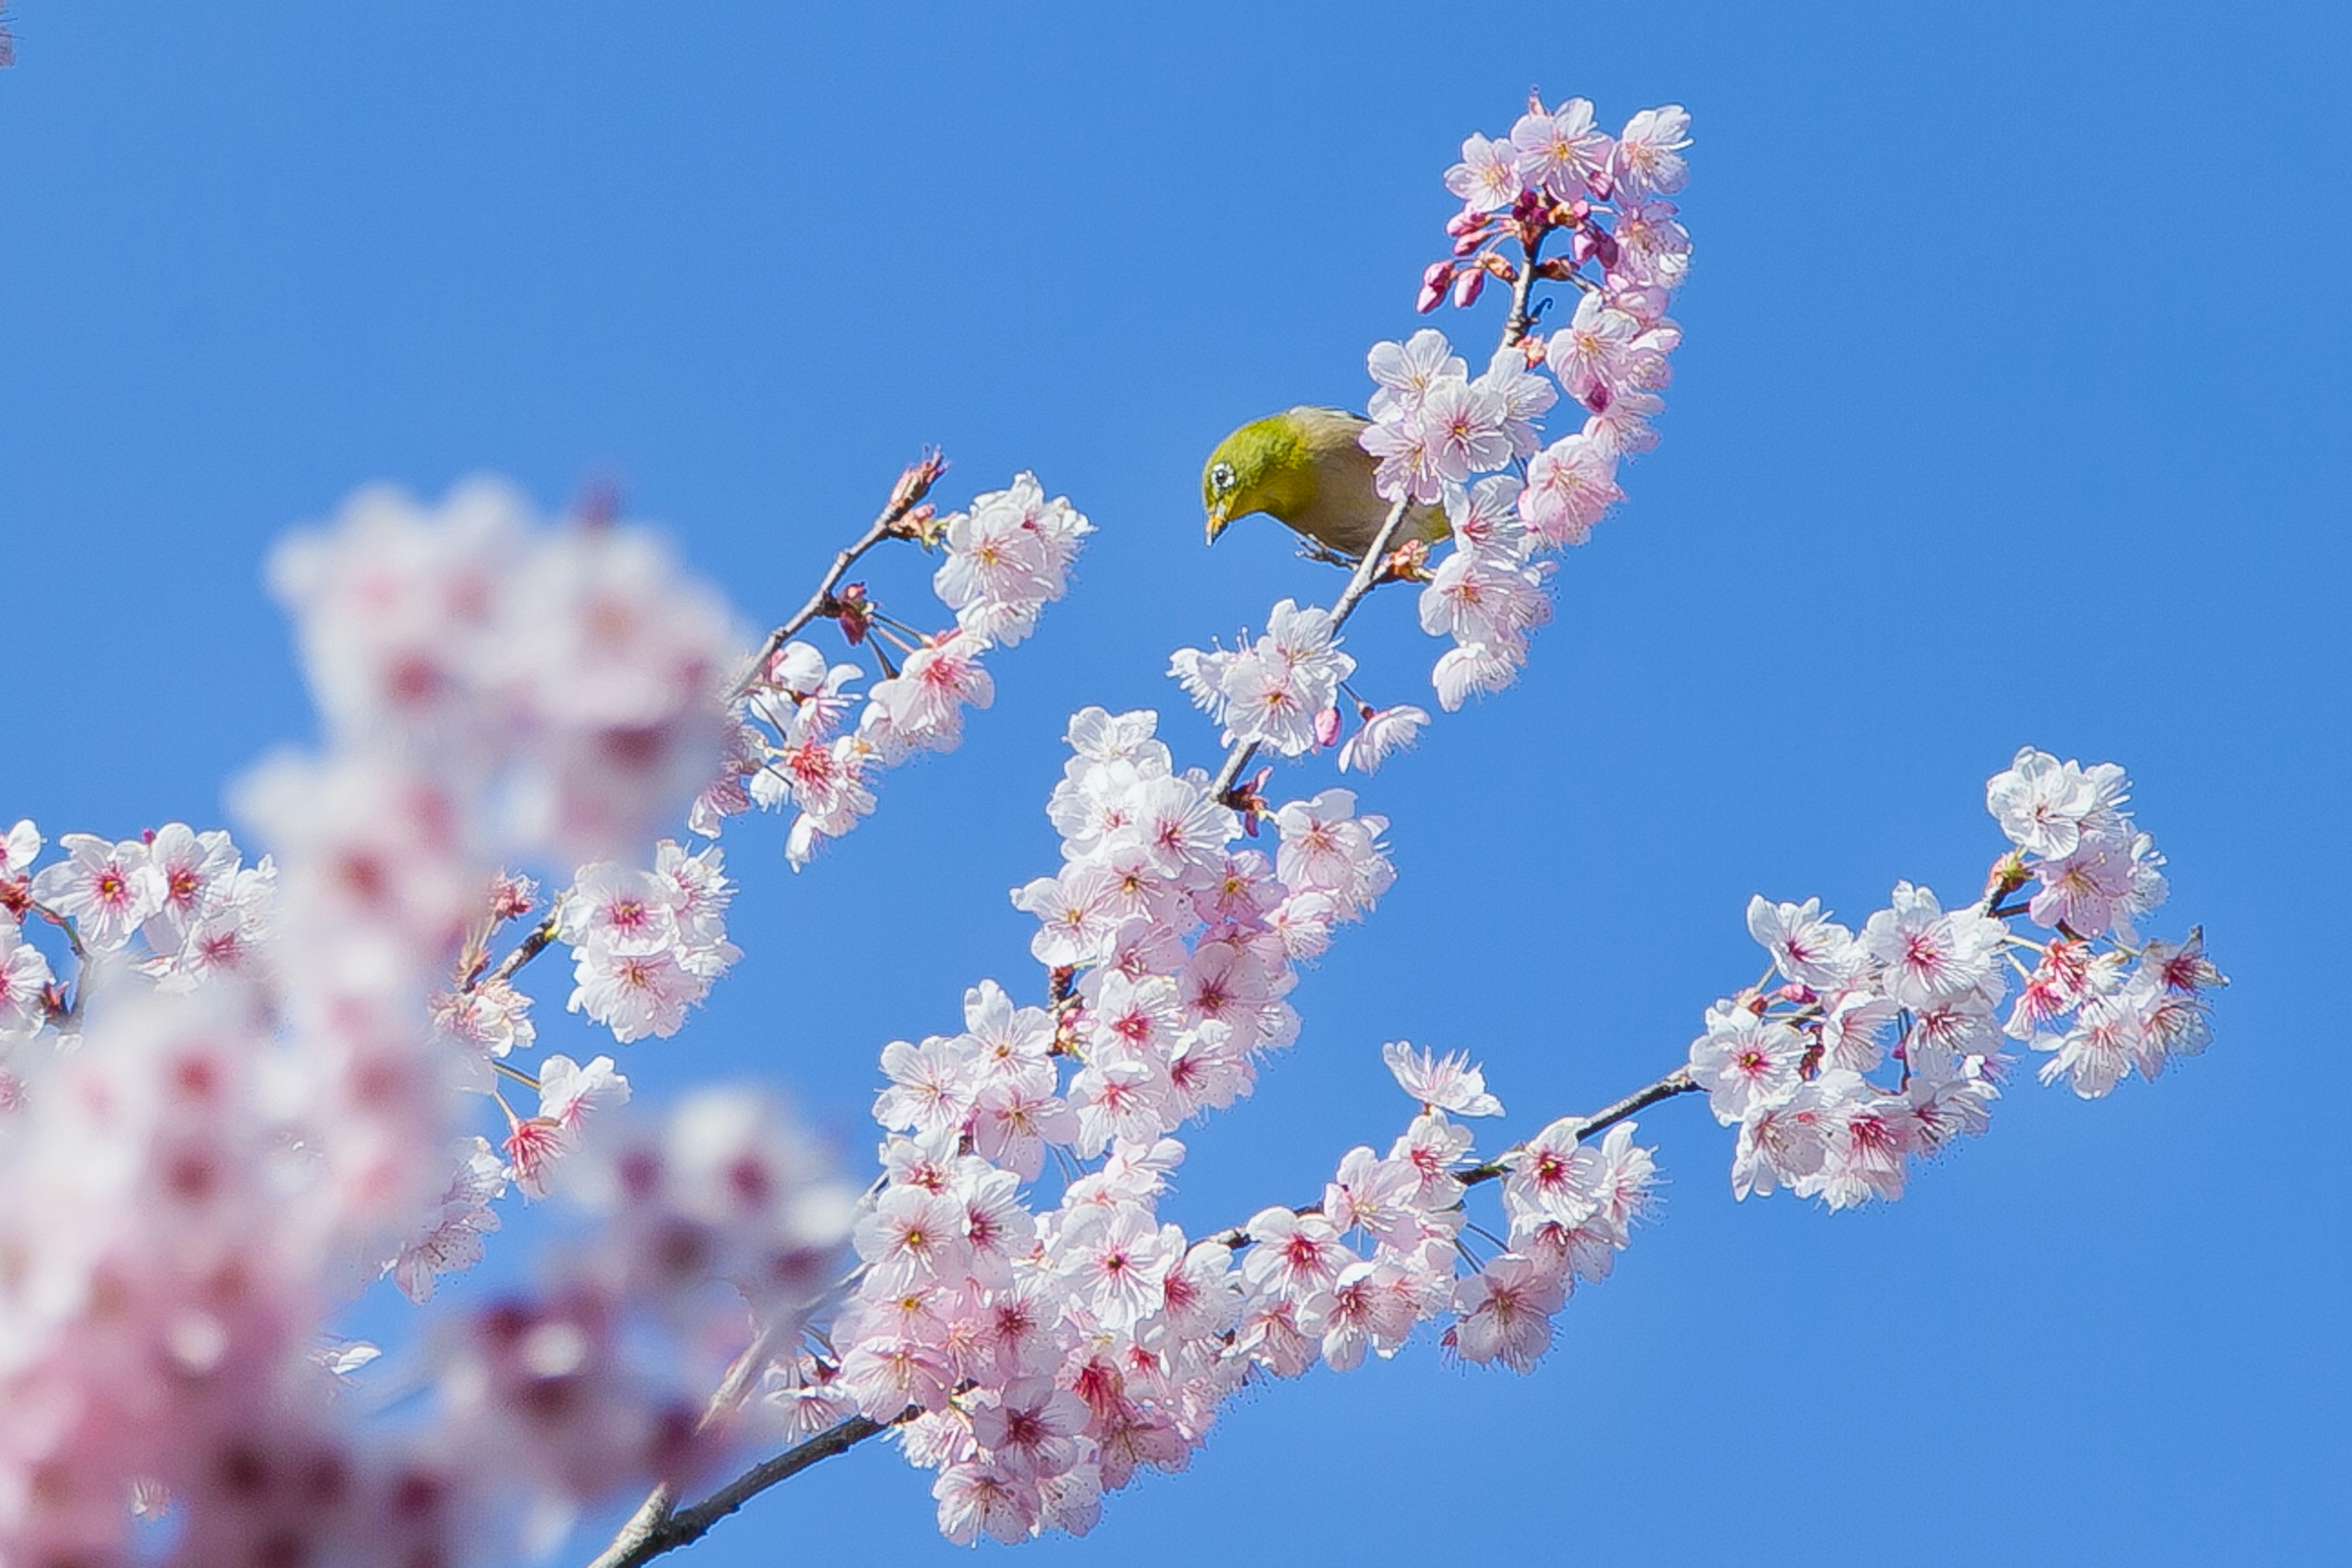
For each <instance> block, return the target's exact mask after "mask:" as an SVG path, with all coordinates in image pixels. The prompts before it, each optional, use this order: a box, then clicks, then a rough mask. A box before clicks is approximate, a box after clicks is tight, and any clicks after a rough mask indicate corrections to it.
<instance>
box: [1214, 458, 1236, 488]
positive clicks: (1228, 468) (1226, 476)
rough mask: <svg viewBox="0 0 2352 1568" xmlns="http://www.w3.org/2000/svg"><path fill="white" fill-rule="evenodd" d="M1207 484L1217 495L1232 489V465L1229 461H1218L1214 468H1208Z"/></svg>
mask: <svg viewBox="0 0 2352 1568" xmlns="http://www.w3.org/2000/svg"><path fill="white" fill-rule="evenodd" d="M1209 484H1210V486H1211V488H1212V489H1215V491H1216V492H1217V493H1218V494H1219V495H1223V494H1224V493H1225V492H1226V491H1227V490H1229V489H1233V488H1234V466H1233V465H1232V464H1231V463H1219V464H1218V465H1217V466H1216V467H1215V468H1211V469H1210V470H1209Z"/></svg>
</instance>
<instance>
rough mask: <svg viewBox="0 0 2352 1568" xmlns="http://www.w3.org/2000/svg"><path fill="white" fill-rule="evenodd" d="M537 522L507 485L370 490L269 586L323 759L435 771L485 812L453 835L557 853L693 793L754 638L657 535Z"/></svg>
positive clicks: (618, 842)
mask: <svg viewBox="0 0 2352 1568" xmlns="http://www.w3.org/2000/svg"><path fill="white" fill-rule="evenodd" d="M535 522H536V519H535V515H534V513H533V512H532V510H531V509H530V505H529V504H528V503H527V502H526V501H524V500H522V498H520V496H518V495H517V494H515V493H514V492H513V491H511V490H509V489H506V488H505V487H504V486H501V485H496V484H490V483H485V482H476V483H472V484H468V485H467V486H464V487H462V488H460V489H457V490H456V491H455V492H453V493H452V494H451V496H450V497H449V499H448V500H446V502H445V503H444V504H443V505H442V506H441V507H440V508H438V509H437V510H425V509H423V508H420V507H418V506H416V505H415V503H414V502H413V501H411V500H408V499H407V498H406V497H404V496H403V495H401V494H400V493H399V492H397V491H394V490H389V489H379V490H366V491H362V492H361V493H360V494H359V495H357V496H355V497H353V498H352V500H351V501H350V502H349V503H348V504H347V505H346V506H345V508H344V510H343V513H342V515H341V518H340V519H339V520H338V521H337V525H336V526H335V527H334V528H333V529H332V530H331V531H325V532H317V533H310V534H304V535H299V536H297V537H296V538H294V539H292V540H289V542H286V543H285V544H283V545H281V546H280V547H279V548H278V552H277V555H276V557H275V558H274V559H273V561H272V562H271V565H270V577H271V581H272V583H273V584H274V585H275V586H276V588H277V590H278V596H279V598H280V599H281V600H283V601H284V602H285V604H286V605H287V607H288V608H289V610H290V611H291V612H292V613H293V614H294V616H295V617H296V620H297V622H298V624H299V629H300V636H301V641H302V652H303V663H304V667H305V668H306V671H307V672H308V674H309V676H310V683H311V687H312V689H313V690H315V691H316V692H317V694H318V700H319V707H320V713H321V714H322V715H323V717H324V718H325V719H326V721H327V728H328V732H329V736H330V739H331V742H333V747H334V750H335V751H336V752H339V753H366V754H368V755H370V756H373V755H376V754H379V753H383V752H391V753H392V754H393V755H394V757H396V758H398V759H399V760H400V761H401V762H402V763H404V765H406V766H408V767H412V768H420V769H429V770H431V772H432V773H434V774H435V775H436V777H441V778H446V779H447V780H448V781H450V783H451V784H453V785H455V786H457V787H459V788H462V789H463V790H465V791H466V792H467V794H468V795H469V797H470V798H471V799H473V800H475V801H478V803H479V807H478V809H477V810H476V811H475V812H474V813H473V814H472V815H473V816H475V817H476V818H478V820H474V821H469V822H467V823H463V824H453V825H452V826H465V827H468V828H470V829H472V830H473V831H474V833H475V834H476V836H477V838H478V840H481V841H488V842H496V843H499V844H501V845H504V846H508V848H507V849H505V850H504V851H503V853H509V854H519V853H526V852H528V853H535V854H546V855H549V856H551V857H553V858H558V859H561V860H562V861H563V862H564V863H566V864H569V863H572V862H575V861H579V860H586V859H593V858H597V857H598V856H600V855H602V854H604V853H607V852H611V851H614V850H617V849H623V848H627V849H635V848H637V847H640V846H642V845H643V844H644V843H645V842H646V840H647V839H648V838H650V837H652V835H653V833H654V832H655V831H656V829H657V828H658V826H660V825H661V824H663V823H665V822H668V821H673V820H675V819H676V814H677V812H678V811H679V810H680V809H682V807H683V806H684V805H685V803H686V802H687V801H688V800H690V799H691V798H692V797H693V795H694V794H695V792H696V791H697V790H698V789H699V788H701V787H702V785H703V784H704V782H705V781H706V780H707V779H708V778H709V776H710V774H711V773H713V772H714V771H715V769H714V767H713V765H712V759H713V758H714V757H715V756H716V755H717V754H718V751H719V742H720V738H721V736H722V734H723V733H724V731H723V714H722V710H721V709H720V706H719V700H718V699H719V689H720V688H721V687H722V686H723V685H724V684H725V682H726V680H727V679H728V677H729V675H730V673H731V672H732V668H733V666H734V663H735V661H736V660H738V659H739V658H740V650H741V649H742V648H743V647H745V646H746V645H747V643H748V641H749V639H748V638H747V637H744V636H743V635H742V634H741V633H740V630H739V628H738V626H737V623H736V621H735V619H734V617H733V616H732V615H731V614H730V611H729V610H728V608H727V605H726V603H725V601H724V600H722V599H721V598H720V597H719V595H717V594H716V593H715V592H714V591H713V590H711V589H710V588H709V586H707V585H706V584H702V583H700V582H698V581H697V580H695V579H692V578H690V577H688V576H686V575H685V574H682V573H681V572H680V571H679V570H678V568H677V564H676V563H675V562H674V561H673V560H672V559H671V557H670V554H669V552H668V550H667V548H666V547H665V546H664V545H663V543H662V542H661V541H660V539H659V537H658V536H657V535H656V534H654V533H652V532H650V531H646V530H644V529H638V528H620V527H600V526H582V527H572V528H563V529H555V530H542V529H540V528H537V527H536V526H534V525H535ZM468 890H469V891H470V889H468Z"/></svg>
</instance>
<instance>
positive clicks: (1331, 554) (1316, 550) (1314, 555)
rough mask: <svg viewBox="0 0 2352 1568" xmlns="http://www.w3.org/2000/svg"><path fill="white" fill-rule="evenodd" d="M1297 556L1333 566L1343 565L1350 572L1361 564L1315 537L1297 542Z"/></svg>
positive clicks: (1302, 559) (1303, 559)
mask: <svg viewBox="0 0 2352 1568" xmlns="http://www.w3.org/2000/svg"><path fill="white" fill-rule="evenodd" d="M1298 558H1299V559H1300V560H1301V561H1321V562H1325V563H1328V564H1330V565H1333V566H1345V567H1346V568H1348V570H1349V571H1350V572H1352V571H1354V570H1355V569H1356V568H1357V567H1358V566H1359V565H1360V564H1362V563H1360V561H1358V560H1357V559H1356V557H1354V556H1352V555H1347V554H1342V553H1341V552H1339V551H1337V550H1334V549H1332V548H1331V547H1330V546H1329V545H1328V544H1325V543H1324V542H1322V541H1320V540H1317V539H1309V540H1306V541H1304V542H1301V543H1300V544H1299V546H1298Z"/></svg>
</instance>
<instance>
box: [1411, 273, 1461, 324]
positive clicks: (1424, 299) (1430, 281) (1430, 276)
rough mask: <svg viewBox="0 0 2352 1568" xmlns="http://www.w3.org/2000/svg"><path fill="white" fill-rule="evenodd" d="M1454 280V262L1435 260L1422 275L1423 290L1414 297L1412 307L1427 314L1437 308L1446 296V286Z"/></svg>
mask: <svg viewBox="0 0 2352 1568" xmlns="http://www.w3.org/2000/svg"><path fill="white" fill-rule="evenodd" d="M1453 280H1454V263H1452V262H1451V261H1433V262H1431V263H1430V264H1429V267H1428V268H1427V269H1426V270H1425V271H1423V273H1422V275H1421V292H1420V293H1419V294H1417V295H1415V296H1414V297H1413V301H1412V308H1413V309H1414V310H1417V311H1419V312H1420V313H1421V314H1423V315H1424V316H1426V315H1427V314H1429V313H1430V312H1431V311H1432V310H1435V309H1437V306H1438V302H1439V301H1440V300H1444V298H1445V286H1446V285H1447V284H1448V283H1451V282H1452V281H1453Z"/></svg>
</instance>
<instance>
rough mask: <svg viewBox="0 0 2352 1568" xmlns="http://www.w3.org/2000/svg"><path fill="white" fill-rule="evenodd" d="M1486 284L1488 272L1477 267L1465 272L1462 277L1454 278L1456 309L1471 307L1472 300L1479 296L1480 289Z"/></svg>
mask: <svg viewBox="0 0 2352 1568" xmlns="http://www.w3.org/2000/svg"><path fill="white" fill-rule="evenodd" d="M1485 287H1486V273H1485V272H1483V271H1481V270H1480V269H1478V268H1475V267H1474V268H1470V269H1468V270H1467V271H1465V272H1464V273H1463V274H1462V276H1461V277H1459V278H1456V279H1454V309H1456V310H1467V309H1469V307H1470V305H1471V304H1472V302H1473V301H1475V300H1476V299H1477V298H1478V290H1479V289H1484V288H1485Z"/></svg>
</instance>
